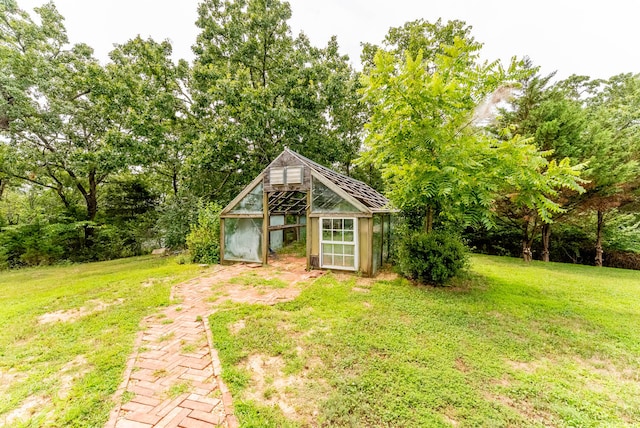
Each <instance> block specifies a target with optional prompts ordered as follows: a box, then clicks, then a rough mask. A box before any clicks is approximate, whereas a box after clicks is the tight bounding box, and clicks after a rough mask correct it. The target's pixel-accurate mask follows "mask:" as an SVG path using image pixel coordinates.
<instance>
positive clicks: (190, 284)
mask: <svg viewBox="0 0 640 428" xmlns="http://www.w3.org/2000/svg"><path fill="white" fill-rule="evenodd" d="M303 263H304V262H303ZM274 265H275V266H273V265H272V266H270V267H269V268H262V269H251V266H247V265H241V264H237V265H233V266H227V267H220V266H217V267H216V268H215V270H214V272H212V273H211V274H207V275H206V276H202V277H199V278H195V279H193V280H190V281H187V282H184V283H182V284H178V285H176V286H175V287H174V289H173V291H172V300H173V299H178V300H179V301H180V302H181V303H180V304H176V305H172V306H169V307H167V308H166V309H164V310H163V311H162V312H161V313H160V314H157V315H154V316H150V317H147V318H146V319H145V320H144V322H143V329H142V331H141V332H140V333H139V335H138V338H137V339H136V343H135V348H134V349H135V352H134V354H133V355H132V356H131V357H130V358H129V361H128V363H127V368H126V371H125V376H124V381H123V382H122V384H121V385H120V388H119V390H118V392H116V394H115V396H114V400H115V401H116V402H118V403H123V404H121V405H118V406H116V408H114V409H113V411H112V412H111V415H110V418H109V421H108V422H107V424H106V425H105V428H151V427H154V428H155V427H157V428H168V427H183V428H205V427H218V426H222V427H228V428H234V427H237V426H238V422H237V419H236V417H235V415H234V412H233V405H232V397H231V393H230V392H229V390H228V388H227V387H226V385H225V384H224V382H223V381H222V379H221V377H220V375H221V366H220V360H219V359H218V355H217V352H216V350H215V348H214V346H213V345H214V344H213V340H212V337H211V331H210V329H209V325H208V324H207V317H208V315H209V314H211V313H212V312H213V309H214V306H215V305H216V304H218V303H220V302H221V301H224V300H234V301H242V302H247V303H262V304H275V303H277V302H280V301H284V300H291V299H292V298H294V297H295V296H297V295H298V293H299V292H300V290H299V289H297V288H295V287H293V288H291V287H288V288H283V289H272V290H269V292H266V293H265V292H264V290H257V289H255V288H251V287H246V286H245V287H242V286H238V285H235V286H232V285H229V284H228V285H226V286H223V287H222V288H221V290H223V291H224V295H223V297H220V298H219V299H218V300H217V301H216V302H210V301H209V298H210V296H211V295H212V285H213V284H220V283H221V282H224V281H225V280H229V279H231V278H233V277H235V276H238V275H240V274H242V273H243V272H246V271H249V270H251V271H255V272H259V276H261V277H269V276H276V277H278V278H281V279H283V280H285V281H287V282H288V283H289V284H291V285H295V284H296V283H297V282H299V281H302V280H305V279H308V278H313V277H316V276H318V275H320V274H321V272H318V271H314V272H305V271H304V269H303V267H302V266H301V264H300V262H299V261H296V262H291V260H289V261H288V263H287V260H284V261H281V262H279V263H278V262H276V263H274Z"/></svg>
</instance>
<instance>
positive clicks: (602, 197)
mask: <svg viewBox="0 0 640 428" xmlns="http://www.w3.org/2000/svg"><path fill="white" fill-rule="evenodd" d="M564 86H565V88H566V89H567V91H568V93H570V94H571V95H572V96H573V97H574V98H575V99H576V100H578V101H580V102H582V103H583V104H584V108H585V110H586V112H587V120H588V124H589V125H588V129H587V135H586V138H584V139H583V141H582V144H580V145H579V146H578V147H576V150H578V151H579V152H580V154H581V156H582V157H583V158H584V159H586V160H587V161H588V169H587V171H586V172H585V176H586V178H587V179H589V180H590V184H589V185H588V186H587V187H586V193H585V194H584V195H583V196H582V197H581V198H580V199H579V200H578V201H577V202H578V206H579V208H581V209H583V210H586V211H587V212H594V213H595V218H596V228H595V229H596V230H595V251H596V256H595V264H596V266H602V264H603V237H604V230H605V227H606V224H607V221H609V220H612V219H613V218H614V217H615V216H616V215H617V213H618V212H619V211H618V209H620V208H622V207H624V206H626V205H631V206H633V204H634V203H636V202H637V201H638V200H639V197H638V191H639V189H640V179H639V177H640V144H638V141H640V75H638V74H635V75H634V74H621V75H618V76H613V77H612V78H610V79H608V80H605V81H602V80H595V81H590V80H589V79H588V78H585V77H579V76H573V77H572V78H570V79H568V81H567V82H565V84H564Z"/></svg>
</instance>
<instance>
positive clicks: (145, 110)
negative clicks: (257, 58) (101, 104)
mask: <svg viewBox="0 0 640 428" xmlns="http://www.w3.org/2000/svg"><path fill="white" fill-rule="evenodd" d="M171 51H172V48H171V44H170V43H169V42H168V41H163V42H160V43H159V42H156V41H154V40H152V39H148V40H143V39H142V38H140V37H139V36H138V37H136V38H134V39H132V40H129V41H128V42H127V43H125V44H123V45H120V46H117V47H116V48H115V49H114V50H113V51H112V52H111V53H110V57H111V61H112V63H110V64H108V65H107V69H108V73H109V76H110V77H111V79H112V80H113V81H114V82H118V84H117V85H114V86H112V87H111V89H112V92H110V93H109V98H110V100H111V103H110V106H111V107H112V108H113V109H114V112H121V119H120V121H121V122H122V125H123V128H124V129H126V130H128V132H129V135H130V138H131V139H132V140H133V141H134V142H135V146H132V149H133V151H134V153H133V154H134V156H135V159H132V161H133V162H135V163H137V164H139V165H140V166H142V167H145V168H148V169H150V170H151V171H153V172H154V173H155V174H157V176H158V177H159V178H160V180H161V181H163V182H165V183H167V185H166V188H167V190H169V189H170V190H169V191H171V192H173V195H174V196H177V195H178V192H179V190H180V188H181V187H182V186H181V185H182V181H183V179H184V177H183V166H184V163H185V161H186V160H187V157H188V156H189V154H190V152H191V146H192V143H193V141H194V140H195V139H196V138H197V133H196V129H197V128H196V127H195V126H194V124H195V121H196V119H195V117H194V116H193V114H192V112H191V107H192V100H191V95H190V94H189V93H188V86H189V78H190V69H189V65H188V64H187V62H186V61H184V60H181V61H179V62H178V63H177V64H174V63H173V61H172V60H171V58H170V55H171Z"/></svg>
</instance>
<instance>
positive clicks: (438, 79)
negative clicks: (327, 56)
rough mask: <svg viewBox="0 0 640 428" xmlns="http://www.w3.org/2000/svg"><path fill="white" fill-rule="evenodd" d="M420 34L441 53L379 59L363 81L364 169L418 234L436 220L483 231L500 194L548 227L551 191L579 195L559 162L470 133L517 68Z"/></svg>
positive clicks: (511, 141) (573, 174)
mask: <svg viewBox="0 0 640 428" xmlns="http://www.w3.org/2000/svg"><path fill="white" fill-rule="evenodd" d="M418 28H423V27H422V26H419V27H418ZM441 30H442V29H439V28H438V27H436V31H441ZM420 31H425V32H426V33H427V35H428V38H429V39H435V40H437V42H434V43H439V50H441V51H442V52H439V51H438V52H435V53H434V52H431V51H427V54H428V55H430V56H425V54H424V53H423V52H422V51H418V53H417V54H415V55H414V54H413V53H412V52H411V51H407V52H404V53H405V55H406V56H405V58H404V59H402V60H400V59H399V58H398V53H397V52H395V51H391V52H387V51H384V50H379V51H378V52H377V53H376V55H375V57H374V65H375V67H373V68H371V69H370V70H369V72H368V75H367V76H366V77H365V90H364V92H363V93H364V97H365V100H366V101H367V102H368V103H369V105H370V106H371V110H372V114H371V118H370V120H369V122H368V123H367V125H366V130H367V135H366V144H367V151H366V152H365V153H364V155H363V159H364V160H365V161H367V162H370V163H372V164H373V165H374V166H376V167H379V168H380V170H381V172H382V177H383V178H384V179H385V181H386V183H387V189H388V191H387V193H388V196H389V197H390V199H391V201H392V202H393V203H394V204H395V205H396V206H397V207H398V208H400V209H402V210H421V211H422V213H423V217H425V229H426V230H430V229H431V227H432V225H433V222H434V220H436V218H437V217H441V220H442V221H452V222H456V223H458V224H466V225H479V224H482V225H484V226H486V227H490V226H491V225H492V209H493V207H494V202H495V199H496V197H497V195H504V194H510V195H513V196H514V197H516V198H518V199H519V200H520V201H521V203H522V204H524V205H526V206H528V207H530V208H532V209H534V210H535V211H537V212H538V214H539V215H540V216H541V218H543V219H544V220H548V219H550V216H551V214H552V213H554V212H558V211H560V210H561V208H560V206H559V205H558V204H557V203H555V202H554V201H553V200H551V196H553V195H554V194H555V193H556V192H557V190H556V189H558V188H560V187H570V188H573V189H576V190H577V189H580V186H579V184H578V183H579V181H578V178H577V175H578V173H577V169H576V168H575V167H572V166H571V165H570V164H569V161H568V160H567V161H564V160H563V161H560V162H557V161H554V160H551V161H549V160H547V156H548V155H549V153H548V152H541V151H539V150H538V149H537V148H536V147H535V146H534V145H532V144H531V140H529V139H525V138H522V137H521V136H520V135H511V136H509V138H507V139H505V141H498V140H497V139H496V138H495V137H493V136H491V135H490V134H488V133H486V132H484V131H482V130H481V129H480V128H478V126H476V124H475V121H476V118H475V116H474V115H475V113H476V109H477V107H478V105H479V103H480V101H481V100H484V99H486V98H487V97H488V96H489V95H490V94H492V93H493V92H494V91H496V90H498V89H500V88H503V87H505V86H509V85H512V84H514V79H515V78H517V77H518V76H520V75H521V73H523V71H521V70H520V64H519V63H517V62H515V61H512V63H511V65H510V68H509V69H508V70H505V69H504V68H503V67H502V66H501V65H500V64H499V63H497V62H494V63H479V49H480V46H481V45H479V44H477V43H475V42H474V41H473V40H472V39H468V38H467V39H463V38H460V37H454V38H453V41H452V42H451V43H450V44H448V43H449V42H448V38H447V37H448V33H446V32H445V33H443V34H438V33H437V32H436V33H435V34H429V32H431V31H434V30H432V29H431V28H430V27H424V29H421V30H420ZM442 31H444V30H442ZM407 37H417V36H416V32H415V31H411V32H409V33H408V35H407ZM526 72H527V71H526V70H525V71H524V73H526Z"/></svg>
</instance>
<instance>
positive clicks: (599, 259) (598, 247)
mask: <svg viewBox="0 0 640 428" xmlns="http://www.w3.org/2000/svg"><path fill="white" fill-rule="evenodd" d="M603 227H604V211H601V210H598V228H597V231H596V266H598V267H602V262H603V257H602V253H603V251H602V229H603Z"/></svg>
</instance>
